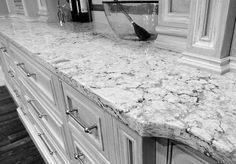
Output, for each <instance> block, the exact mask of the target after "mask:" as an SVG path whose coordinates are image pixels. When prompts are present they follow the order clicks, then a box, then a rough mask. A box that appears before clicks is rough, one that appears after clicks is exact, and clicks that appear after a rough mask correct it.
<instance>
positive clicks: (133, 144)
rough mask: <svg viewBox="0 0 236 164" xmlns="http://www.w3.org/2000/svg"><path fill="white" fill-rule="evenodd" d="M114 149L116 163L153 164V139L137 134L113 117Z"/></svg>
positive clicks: (154, 161) (154, 159)
mask: <svg viewBox="0 0 236 164" xmlns="http://www.w3.org/2000/svg"><path fill="white" fill-rule="evenodd" d="M114 129H115V138H114V140H115V141H116V142H115V146H116V147H115V149H116V152H117V155H116V156H117V159H116V160H117V163H118V164H155V163H156V158H155V155H156V154H155V139H154V138H151V137H149V138H146V137H141V136H139V135H138V134H137V133H136V132H134V131H133V130H131V129H130V128H129V127H127V126H125V125H124V124H122V123H120V122H119V121H117V120H115V119H114Z"/></svg>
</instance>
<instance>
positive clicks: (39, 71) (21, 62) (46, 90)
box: [10, 45, 60, 115]
mask: <svg viewBox="0 0 236 164" xmlns="http://www.w3.org/2000/svg"><path fill="white" fill-rule="evenodd" d="M10 53H11V55H12V56H13V57H14V60H15V61H14V63H15V65H16V67H17V70H18V72H19V74H20V75H21V76H23V77H24V79H25V81H26V82H27V83H28V84H29V86H30V87H31V88H32V89H33V90H34V91H35V93H36V94H37V97H39V99H41V100H42V101H44V102H47V103H48V105H50V106H51V108H52V109H54V110H55V112H56V113H57V114H58V115H60V112H59V111H57V110H56V106H57V104H56V102H57V101H56V100H57V97H56V94H55V87H54V83H53V80H52V79H53V75H52V73H51V72H50V71H48V70H47V69H45V68H44V67H42V66H41V65H40V64H38V63H37V62H35V61H33V60H32V59H30V57H29V56H27V55H26V54H24V52H21V51H20V50H19V49H17V48H16V47H15V46H14V45H10Z"/></svg>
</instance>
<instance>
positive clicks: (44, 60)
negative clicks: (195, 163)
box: [0, 17, 236, 164]
mask: <svg viewBox="0 0 236 164" xmlns="http://www.w3.org/2000/svg"><path fill="white" fill-rule="evenodd" d="M0 21H1V24H0V37H1V38H2V40H4V41H5V42H6V44H5V45H4V43H3V45H4V46H5V47H7V49H8V47H10V46H9V44H12V45H14V46H15V47H17V48H19V49H21V50H22V51H23V52H24V53H26V54H27V55H28V56H29V57H30V58H31V60H32V59H33V60H34V61H36V62H37V63H39V65H40V66H42V67H44V68H45V69H47V70H49V71H50V72H52V73H53V74H54V75H55V76H56V77H58V78H59V81H63V83H65V84H62V86H64V85H68V87H72V88H73V89H75V90H76V91H78V92H79V93H81V95H83V96H84V97H86V98H87V99H89V100H90V101H92V102H93V103H94V104H96V105H97V106H98V107H99V108H100V109H102V111H104V112H105V113H106V115H107V114H108V115H109V116H111V117H112V118H115V120H117V121H118V122H120V123H121V124H122V125H124V126H126V127H128V128H130V129H131V130H132V131H133V132H135V133H137V134H138V135H139V136H141V137H145V138H146V137H147V138H149V137H150V138H155V137H158V138H167V139H171V140H175V141H178V142H181V143H183V144H186V145H188V146H189V147H191V148H193V149H195V150H197V151H199V152H201V153H203V154H205V155H206V156H208V157H210V158H213V159H214V160H216V161H217V162H218V163H224V164H234V163H236V74H235V73H227V74H225V75H217V74H213V73H209V72H206V71H202V70H199V69H197V68H191V67H188V66H185V65H182V64H181V63H180V62H179V60H180V59H181V57H182V55H181V54H180V53H176V52H172V51H166V50H162V49H158V48H156V47H155V43H154V42H152V41H149V42H138V41H124V40H120V39H118V38H116V37H115V36H114V35H113V34H112V33H111V32H109V31H110V29H109V27H106V26H105V25H102V24H95V23H94V24H92V23H90V24H76V23H74V24H73V23H66V24H65V26H63V27H60V26H59V25H58V24H52V23H51V24H47V23H43V22H38V21H33V20H31V21H29V20H28V21H26V20H24V19H19V18H10V17H3V18H1V19H0ZM0 41H1V40H0ZM18 64H19V63H18ZM9 86H10V85H9ZM55 88H57V87H55ZM56 90H57V89H56ZM55 92H56V93H53V94H54V96H55V95H57V91H55ZM68 94H69V92H68ZM65 95H67V93H64V96H65ZM55 97H57V99H60V96H55ZM62 97H63V96H62ZM67 98H68V97H67ZM68 102H70V101H69V100H68ZM68 102H67V105H68V104H69V103H68ZM68 106H70V105H68ZM61 111H62V110H61ZM58 115H60V114H58ZM62 117H63V116H62ZM63 118H64V117H63ZM62 120H64V119H62ZM64 121H65V120H64ZM65 122H66V121H65ZM98 122H99V121H98ZM65 127H66V126H65ZM65 129H66V128H65ZM101 131H102V130H101ZM66 132H67V131H66V130H65V133H66ZM65 138H66V137H65ZM108 138H109V137H108ZM102 142H105V141H102ZM68 147H69V146H68ZM65 149H66V148H65ZM101 149H103V148H101ZM108 156H112V155H108ZM134 163H135V162H134ZM111 164H113V163H112V162H111ZM135 164H136V163H135Z"/></svg>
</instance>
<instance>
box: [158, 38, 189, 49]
mask: <svg viewBox="0 0 236 164" xmlns="http://www.w3.org/2000/svg"><path fill="white" fill-rule="evenodd" d="M155 46H157V47H159V48H163V49H166V50H172V51H175V52H183V51H184V50H185V49H186V38H185V37H179V36H171V35H166V34H158V36H157V39H156V40H155Z"/></svg>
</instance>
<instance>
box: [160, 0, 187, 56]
mask: <svg viewBox="0 0 236 164" xmlns="http://www.w3.org/2000/svg"><path fill="white" fill-rule="evenodd" d="M173 1H174V0H160V1H159V15H158V25H157V27H156V31H157V33H158V36H157V39H156V41H155V43H156V46H157V47H160V48H164V49H168V50H173V51H177V52H183V51H184V50H185V49H186V44H187V34H188V23H189V14H188V13H177V12H173V11H172V4H173Z"/></svg>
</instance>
